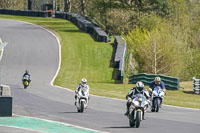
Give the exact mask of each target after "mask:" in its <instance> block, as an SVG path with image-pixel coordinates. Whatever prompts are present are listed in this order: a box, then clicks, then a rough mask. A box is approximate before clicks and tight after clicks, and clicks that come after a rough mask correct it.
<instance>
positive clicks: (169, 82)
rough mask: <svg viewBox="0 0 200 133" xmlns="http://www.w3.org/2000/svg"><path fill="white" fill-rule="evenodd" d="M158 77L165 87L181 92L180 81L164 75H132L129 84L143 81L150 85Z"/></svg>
mask: <svg viewBox="0 0 200 133" xmlns="http://www.w3.org/2000/svg"><path fill="white" fill-rule="evenodd" d="M156 76H159V77H160V78H161V79H162V81H163V82H164V83H165V87H166V89H168V90H179V88H180V85H179V83H180V80H179V78H176V77H171V76H166V75H162V74H157V75H156V74H146V73H140V74H137V75H131V76H129V84H135V83H137V82H138V81H142V82H143V83H144V84H145V85H149V84H150V83H151V82H152V81H153V80H154V79H155V77H156Z"/></svg>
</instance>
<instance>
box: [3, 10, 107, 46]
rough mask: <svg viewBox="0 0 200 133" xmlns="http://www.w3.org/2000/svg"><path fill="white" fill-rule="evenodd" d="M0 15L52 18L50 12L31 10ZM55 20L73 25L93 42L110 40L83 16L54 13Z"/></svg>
mask: <svg viewBox="0 0 200 133" xmlns="http://www.w3.org/2000/svg"><path fill="white" fill-rule="evenodd" d="M0 14H8V15H18V16H32V17H52V12H48V11H32V10H26V11H23V10H13V9H12V10H11V9H0ZM55 18H61V19H66V20H68V21H71V22H72V23H73V24H75V25H76V26H77V27H78V28H79V29H80V30H81V31H82V32H85V33H89V34H90V35H91V36H92V37H93V38H94V40H95V41H98V42H109V41H110V38H109V37H108V35H107V34H106V32H105V31H103V30H102V29H101V28H100V27H99V26H98V25H97V24H96V23H94V22H92V21H91V20H89V19H88V18H87V17H85V16H81V15H80V14H77V13H71V12H56V13H55Z"/></svg>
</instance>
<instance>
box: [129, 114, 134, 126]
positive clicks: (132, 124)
mask: <svg viewBox="0 0 200 133" xmlns="http://www.w3.org/2000/svg"><path fill="white" fill-rule="evenodd" d="M133 113H134V112H132V113H131V115H130V118H129V126H130V127H134V126H135V121H134V116H133Z"/></svg>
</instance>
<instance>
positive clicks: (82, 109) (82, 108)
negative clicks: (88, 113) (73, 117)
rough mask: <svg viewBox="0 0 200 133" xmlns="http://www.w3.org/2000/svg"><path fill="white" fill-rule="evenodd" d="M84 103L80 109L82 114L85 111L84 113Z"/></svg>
mask: <svg viewBox="0 0 200 133" xmlns="http://www.w3.org/2000/svg"><path fill="white" fill-rule="evenodd" d="M84 108H85V107H84V102H83V101H81V109H80V112H81V113H82V112H83V111H84Z"/></svg>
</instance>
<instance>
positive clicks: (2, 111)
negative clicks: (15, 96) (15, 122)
mask: <svg viewBox="0 0 200 133" xmlns="http://www.w3.org/2000/svg"><path fill="white" fill-rule="evenodd" d="M1 116H12V97H11V94H10V87H9V86H0V117H1Z"/></svg>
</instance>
